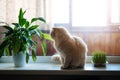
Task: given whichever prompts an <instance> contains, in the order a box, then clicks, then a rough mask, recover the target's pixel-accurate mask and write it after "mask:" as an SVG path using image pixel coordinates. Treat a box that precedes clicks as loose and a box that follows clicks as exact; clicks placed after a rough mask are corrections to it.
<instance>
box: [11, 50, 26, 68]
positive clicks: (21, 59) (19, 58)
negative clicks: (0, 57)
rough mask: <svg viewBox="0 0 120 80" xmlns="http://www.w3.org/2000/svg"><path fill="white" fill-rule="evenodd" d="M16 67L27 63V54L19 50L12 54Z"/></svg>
mask: <svg viewBox="0 0 120 80" xmlns="http://www.w3.org/2000/svg"><path fill="white" fill-rule="evenodd" d="M12 56H13V62H14V65H15V67H24V66H25V65H26V54H24V53H23V52H19V53H17V54H12Z"/></svg>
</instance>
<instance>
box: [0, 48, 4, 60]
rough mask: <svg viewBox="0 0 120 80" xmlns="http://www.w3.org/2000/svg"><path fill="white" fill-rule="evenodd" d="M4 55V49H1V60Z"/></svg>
mask: <svg viewBox="0 0 120 80" xmlns="http://www.w3.org/2000/svg"><path fill="white" fill-rule="evenodd" d="M3 54H4V48H0V58H1V57H2V56H3Z"/></svg>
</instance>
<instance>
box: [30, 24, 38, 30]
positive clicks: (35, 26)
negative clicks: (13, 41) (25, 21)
mask: <svg viewBox="0 0 120 80" xmlns="http://www.w3.org/2000/svg"><path fill="white" fill-rule="evenodd" d="M38 26H39V25H33V26H31V27H30V28H29V30H34V29H36V28H37V27H38Z"/></svg>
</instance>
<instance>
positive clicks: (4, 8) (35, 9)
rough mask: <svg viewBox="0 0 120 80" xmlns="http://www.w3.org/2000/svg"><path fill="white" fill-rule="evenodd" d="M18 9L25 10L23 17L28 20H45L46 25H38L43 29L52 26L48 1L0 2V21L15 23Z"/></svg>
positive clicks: (21, 0) (18, 0) (6, 0)
mask: <svg viewBox="0 0 120 80" xmlns="http://www.w3.org/2000/svg"><path fill="white" fill-rule="evenodd" d="M20 8H23V10H27V11H26V14H25V17H26V18H27V19H28V20H30V19H31V18H33V17H43V18H44V19H46V21H47V25H44V24H41V23H40V25H41V26H42V27H43V29H49V27H51V26H52V25H51V10H50V9H51V1H50V0H0V21H3V22H7V23H13V22H17V19H18V13H19V9H20ZM38 23H39V22H38ZM42 27H41V28H42Z"/></svg>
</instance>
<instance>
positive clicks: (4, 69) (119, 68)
mask: <svg viewBox="0 0 120 80" xmlns="http://www.w3.org/2000/svg"><path fill="white" fill-rule="evenodd" d="M89 58H90V57H89ZM89 58H88V59H87V60H89ZM116 59H117V58H116ZM119 59H120V58H119ZM4 61H5V62H4ZM110 72H111V74H109V73H110ZM0 74H2V75H7V74H11V75H12V74H14V75H22V74H23V75H36V74H37V75H108V74H109V75H119V74H120V64H119V63H108V64H107V66H106V67H102V68H95V67H94V66H93V65H92V64H91V63H89V61H87V62H86V64H85V67H84V68H83V69H69V70H62V69H61V68H60V64H59V63H55V62H53V61H52V60H51V57H50V56H47V57H46V56H45V57H43V56H42V57H41V56H39V57H38V58H37V62H35V63H34V62H32V60H30V62H29V63H28V64H27V65H26V66H25V67H14V64H13V63H12V57H11V56H10V57H9V59H8V57H2V58H1V59H0Z"/></svg>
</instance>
